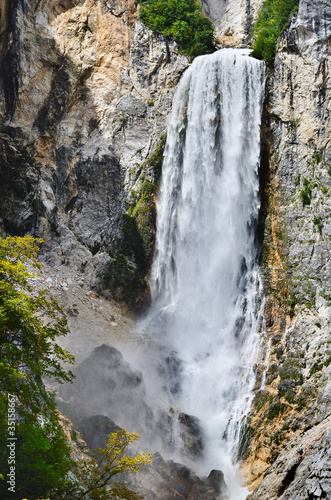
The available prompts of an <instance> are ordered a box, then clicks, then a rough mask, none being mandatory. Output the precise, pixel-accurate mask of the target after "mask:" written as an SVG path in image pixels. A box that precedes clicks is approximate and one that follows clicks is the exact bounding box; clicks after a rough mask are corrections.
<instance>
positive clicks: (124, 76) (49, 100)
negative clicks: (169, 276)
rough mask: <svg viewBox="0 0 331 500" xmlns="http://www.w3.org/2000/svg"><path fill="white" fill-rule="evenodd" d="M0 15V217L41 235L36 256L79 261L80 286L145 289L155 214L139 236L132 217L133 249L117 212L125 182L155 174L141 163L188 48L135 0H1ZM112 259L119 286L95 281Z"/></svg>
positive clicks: (129, 185) (160, 126) (161, 126)
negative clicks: (148, 20)
mask: <svg viewBox="0 0 331 500" xmlns="http://www.w3.org/2000/svg"><path fill="white" fill-rule="evenodd" d="M0 17H1V19H0V32H1V33H0V34H1V38H0V49H1V53H0V134H1V137H0V165H1V166H0V178H1V199H2V204H1V207H0V227H1V229H2V230H4V231H7V232H9V233H14V234H24V233H26V232H30V233H32V234H35V235H36V236H42V237H43V238H44V239H45V240H46V244H45V246H44V249H43V256H44V259H46V260H47V261H48V262H49V263H50V264H51V265H55V266H58V265H61V264H65V265H70V266H71V267H72V268H74V269H76V270H78V271H85V270H86V269H87V268H88V269H89V272H87V273H86V276H85V277H86V280H87V281H89V283H90V286H94V287H95V288H97V289H98V290H102V289H105V288H107V287H108V293H109V294H110V296H111V297H115V298H117V299H119V300H120V299H123V298H125V293H124V295H123V293H122V291H121V290H122V289H123V287H124V288H125V286H126V288H127V289H129V287H130V286H131V288H133V289H135V292H136V299H134V298H133V295H134V293H133V294H132V296H131V297H130V301H131V303H135V301H136V300H137V297H139V294H141V295H142V296H143V295H144V294H146V289H147V288H146V287H147V285H146V282H145V281H144V278H145V275H146V273H147V272H148V266H149V264H150V253H151V252H152V247H153V238H154V236H153V231H154V229H153V224H154V218H153V217H154V216H153V215H152V216H151V217H150V218H149V219H148V218H147V219H146V222H145V226H146V227H144V228H143V229H144V231H145V233H146V234H147V235H146V234H145V239H146V238H147V240H148V243H149V244H148V245H147V244H145V240H143V238H142V236H141V235H140V233H139V231H140V230H141V227H140V226H141V224H140V226H139V227H138V228H136V229H135V228H130V230H131V232H132V231H133V230H134V229H135V230H136V233H137V234H136V236H137V238H141V240H142V241H141V242H140V247H141V248H139V249H138V250H139V251H140V254H143V257H141V255H138V253H139V252H138V250H137V249H136V248H134V249H132V248H131V247H130V245H132V244H135V245H136V246H137V243H132V241H130V239H129V238H128V234H127V232H128V229H127V228H125V227H124V219H123V216H124V214H125V212H126V210H127V208H128V206H129V204H132V202H133V198H132V196H133V195H132V192H133V191H136V192H137V191H138V190H139V186H140V184H141V182H142V181H143V180H145V179H146V178H147V179H148V180H149V181H150V182H151V183H155V182H156V177H158V176H159V174H158V175H156V173H155V171H154V170H153V168H147V167H145V168H144V169H143V168H142V165H143V163H144V160H145V159H146V158H147V157H149V156H150V155H151V154H152V153H153V152H154V150H155V148H156V146H157V145H158V143H159V142H160V137H161V135H162V134H163V133H164V132H165V130H166V121H167V117H168V114H169V112H170V110H171V103H172V96H173V92H174V87H175V85H176V83H177V82H178V79H179V78H180V75H181V73H182V72H183V70H184V69H185V67H186V66H187V64H188V63H187V59H186V58H185V57H184V56H180V55H178V53H177V52H176V46H175V44H173V43H169V42H167V41H166V40H164V39H163V38H162V37H156V36H154V35H152V33H151V32H150V31H149V30H146V29H145V28H144V27H143V26H142V25H141V24H140V23H139V22H137V12H136V4H135V2H134V0H120V1H119V2H109V1H107V0H97V1H94V0H93V1H92V0H81V1H78V0H72V1H63V0H52V1H51V2H47V5H46V3H45V2H39V1H37V0H28V1H26V2H24V4H22V3H21V2H17V1H16V0H15V1H13V2H5V1H4V0H2V2H1V16H0ZM141 176H142V177H141ZM150 210H151V211H152V210H153V207H152V206H151V207H150ZM132 223H133V224H136V223H135V221H132ZM127 240H129V243H128V245H127V246H126V247H125V248H124V249H123V241H127ZM124 246H125V245H124ZM119 254H120V255H121V257H120V258H121V259H122V260H123V261H124V263H122V264H123V265H122V266H120V265H119V264H120V263H121V262H120V263H119V262H118V260H119V257H118V255H119ZM139 257H140V260H139ZM142 259H145V260H143V262H142ZM114 261H115V264H116V265H117V268H120V271H118V272H120V273H121V274H122V276H121V277H122V280H123V283H125V286H124V285H123V284H122V285H121V282H120V280H114V279H113V280H110V283H109V281H108V282H105V281H104V276H105V275H107V273H108V274H109V272H108V271H109V266H110V265H111V263H112V262H114ZM145 261H146V262H145ZM89 264H92V266H91V265H89ZM113 267H114V266H113ZM115 267H116V266H115ZM137 275H138V278H137Z"/></svg>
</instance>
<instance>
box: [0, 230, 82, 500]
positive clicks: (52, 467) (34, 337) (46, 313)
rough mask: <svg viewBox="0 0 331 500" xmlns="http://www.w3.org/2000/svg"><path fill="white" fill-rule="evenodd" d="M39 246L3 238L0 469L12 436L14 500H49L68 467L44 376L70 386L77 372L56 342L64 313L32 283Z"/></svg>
mask: <svg viewBox="0 0 331 500" xmlns="http://www.w3.org/2000/svg"><path fill="white" fill-rule="evenodd" d="M40 243H41V240H38V239H34V238H32V237H31V236H26V237H24V238H14V237H9V238H6V239H3V238H0V359H1V362H0V387H1V392H0V443H1V446H0V470H1V471H2V472H4V473H5V474H4V476H5V477H6V475H7V473H8V472H9V465H10V464H8V447H7V444H8V442H9V441H7V439H8V438H10V437H16V440H15V457H16V458H15V474H16V477H17V481H16V486H17V487H16V492H15V494H16V495H17V497H15V494H13V495H12V498H13V499H15V498H22V497H23V496H26V495H29V496H31V497H34V498H36V497H38V496H44V495H45V492H47V491H50V490H52V489H53V488H55V487H57V486H58V485H59V484H61V483H62V482H63V478H64V476H65V475H66V473H67V472H68V471H69V469H70V467H71V459H70V453H69V450H68V446H67V444H66V441H65V438H64V435H63V432H62V429H61V427H60V425H59V421H58V415H57V412H56V410H55V402H54V396H53V394H50V393H49V392H48V391H47V390H46V388H45V386H44V384H43V381H42V379H43V377H45V376H48V377H52V378H54V379H56V380H57V381H60V382H61V381H70V380H71V378H72V374H71V373H70V372H66V371H65V370H64V369H63V368H62V363H63V362H73V357H72V356H71V355H70V354H69V353H68V352H67V351H65V350H64V349H62V348H61V347H60V346H59V345H58V344H56V343H55V339H56V338H57V337H58V336H60V335H66V334H67V332H68V329H67V323H66V318H65V315H64V312H63V309H62V308H61V307H60V305H59V304H58V303H57V302H56V300H55V299H52V298H50V297H49V296H48V295H47V291H46V290H44V289H42V290H39V291H35V290H33V289H32V286H31V279H32V278H33V277H34V276H35V274H34V273H33V272H31V271H30V270H29V269H28V264H29V266H31V267H34V269H37V270H38V268H39V267H40V265H39V264H38V263H37V260H36V254H37V250H38V245H39V244H40ZM11 409H13V412H14V413H11V412H10V411H9V410H11ZM10 414H14V415H15V419H14V423H12V420H11V419H10V418H9V416H10ZM13 435H14V436H13ZM7 488H8V484H7V482H6V483H3V482H1V484H0V496H1V498H7V496H6V492H8V490H7Z"/></svg>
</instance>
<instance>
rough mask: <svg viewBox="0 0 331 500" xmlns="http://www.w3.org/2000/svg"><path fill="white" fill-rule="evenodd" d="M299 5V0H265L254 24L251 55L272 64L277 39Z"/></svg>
mask: <svg viewBox="0 0 331 500" xmlns="http://www.w3.org/2000/svg"><path fill="white" fill-rule="evenodd" d="M298 6H299V0H266V1H265V2H264V4H263V6H262V9H261V11H260V13H259V17H258V19H257V21H256V23H255V25H254V30H253V36H254V42H253V45H252V48H253V52H252V54H251V55H252V56H253V57H256V58H257V59H263V60H264V61H266V62H267V63H269V64H272V63H273V61H274V59H275V56H276V50H277V40H278V37H279V35H280V34H281V33H282V31H283V30H284V28H285V27H286V25H287V24H288V22H289V19H290V16H291V14H293V13H294V12H295V11H296V10H297V9H298Z"/></svg>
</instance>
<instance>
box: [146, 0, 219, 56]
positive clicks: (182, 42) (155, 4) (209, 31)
mask: <svg viewBox="0 0 331 500" xmlns="http://www.w3.org/2000/svg"><path fill="white" fill-rule="evenodd" d="M139 3H140V4H141V8H140V19H141V20H142V22H143V23H144V24H145V26H147V27H148V28H150V29H151V30H152V31H154V32H159V33H162V35H163V36H165V37H171V38H173V40H175V42H176V43H178V45H179V47H180V48H181V49H182V51H183V53H184V54H186V55H188V56H189V57H192V58H194V57H196V56H199V55H202V54H210V53H212V52H214V51H215V50H216V49H215V39H214V32H215V29H214V27H213V25H212V22H211V21H210V20H209V19H208V18H207V17H206V16H205V15H204V14H203V13H202V9H201V4H200V3H199V2H197V0H139Z"/></svg>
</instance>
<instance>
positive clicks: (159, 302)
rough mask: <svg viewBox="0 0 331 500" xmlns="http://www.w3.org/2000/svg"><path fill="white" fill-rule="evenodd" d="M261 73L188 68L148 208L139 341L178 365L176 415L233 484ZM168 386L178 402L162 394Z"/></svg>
mask: <svg viewBox="0 0 331 500" xmlns="http://www.w3.org/2000/svg"><path fill="white" fill-rule="evenodd" d="M264 82H265V73H264V64H263V63H261V62H259V61H257V60H255V59H253V58H251V57H249V51H248V50H232V49H225V50H221V51H218V52H216V53H215V54H212V55H208V56H203V57H198V58H197V59H195V61H194V63H193V64H192V66H191V67H190V68H189V69H188V70H187V71H186V73H185V74H184V75H183V77H182V80H181V82H180V84H179V87H178V89H177V93H176V96H175V99H174V103H173V112H172V117H171V121H170V125H169V127H168V135H167V145H166V151H165V159H164V164H163V180H162V186H161V192H160V197H159V201H158V219H157V238H156V252H155V259H154V264H153V268H152V274H151V280H150V283H151V291H152V306H151V308H150V311H149V314H148V318H147V323H148V330H149V332H153V334H154V335H155V336H156V338H158V340H159V342H161V343H162V344H163V345H164V346H166V347H167V348H168V350H169V352H170V351H172V352H176V356H177V357H178V358H179V359H180V360H181V365H180V370H179V371H177V373H176V377H177V380H176V381H174V380H172V379H171V376H169V380H168V382H169V390H170V392H172V394H173V398H174V400H175V404H177V405H178V407H179V408H180V409H181V411H184V412H186V413H189V414H192V415H195V416H197V417H199V419H200V421H201V424H202V426H203V428H204V431H205V435H206V450H205V458H204V466H205V468H206V472H208V470H207V469H208V468H209V470H210V469H211V468H220V469H223V471H224V472H225V474H226V480H227V482H228V483H230V484H228V485H229V487H230V490H231V488H232V490H233V495H235V496H234V497H233V498H236V500H238V499H239V498H244V497H245V493H244V490H243V489H240V488H239V489H236V488H237V487H235V486H233V485H232V484H231V483H234V479H233V478H232V477H231V475H232V474H234V472H233V470H234V469H233V465H232V463H233V461H234V459H235V457H236V455H237V453H238V443H239V436H240V433H241V430H242V425H243V422H244V417H245V415H246V414H247V412H248V411H249V408H250V404H251V400H252V390H253V386H254V383H255V377H254V371H253V365H254V362H255V361H256V356H257V351H258V348H259V328H260V327H259V323H260V321H261V317H260V316H261V306H260V304H261V294H262V292H261V282H260V277H259V269H258V264H257V244H256V226H257V219H258V215H259V208H260V200H259V179H258V169H259V155H260V124H261V111H262V101H263V89H264ZM174 383H176V387H177V389H176V390H172V384H174Z"/></svg>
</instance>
